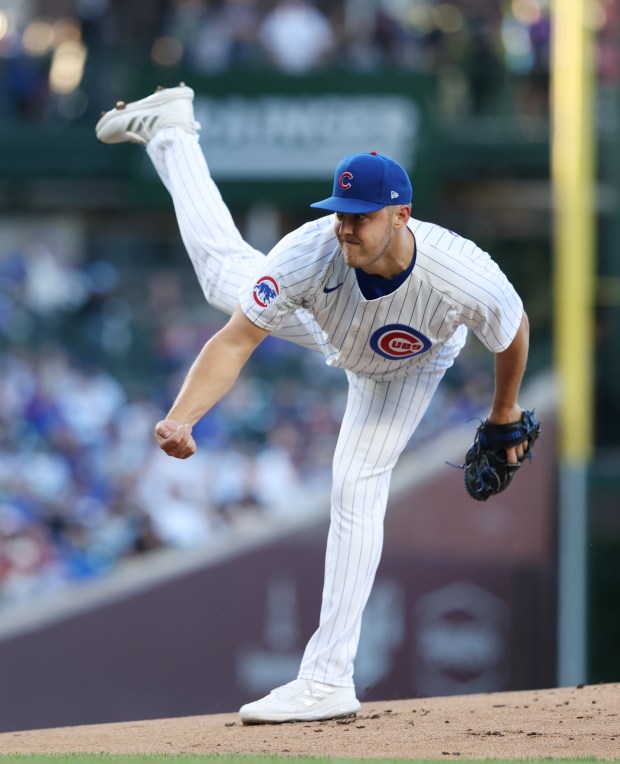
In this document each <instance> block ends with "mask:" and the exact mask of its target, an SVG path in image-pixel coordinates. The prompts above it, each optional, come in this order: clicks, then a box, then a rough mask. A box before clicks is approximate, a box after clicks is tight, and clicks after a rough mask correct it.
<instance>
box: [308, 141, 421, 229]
mask: <svg viewBox="0 0 620 764" xmlns="http://www.w3.org/2000/svg"><path fill="white" fill-rule="evenodd" d="M411 193H412V192H411V181H410V180H409V176H408V175H407V173H406V172H405V170H404V169H403V168H402V167H401V166H400V165H399V164H398V163H397V162H395V161H394V160H393V159H390V158H389V157H386V156H383V155H382V154H377V152H376V151H371V152H370V153H368V154H351V155H349V156H347V157H345V158H344V159H343V160H342V161H341V162H340V164H339V165H338V167H336V172H335V174H334V191H333V194H332V196H330V197H329V198H328V199H323V200H321V201H320V202H315V203H314V204H311V205H310V206H311V207H318V208H319V209H322V210H330V212H350V213H352V214H358V213H360V212H375V210H380V209H381V208H382V207H387V206H388V205H389V204H410V203H411Z"/></svg>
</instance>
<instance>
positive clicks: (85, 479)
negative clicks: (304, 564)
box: [0, 0, 617, 612]
mask: <svg viewBox="0 0 620 764" xmlns="http://www.w3.org/2000/svg"><path fill="white" fill-rule="evenodd" d="M596 8H597V9H598V11H597V12H598V16H596V14H595V17H593V24H594V25H596V26H597V28H599V29H600V30H601V34H600V49H599V61H600V68H601V72H602V76H607V74H608V75H609V76H610V77H611V76H612V75H613V76H617V60H616V58H615V57H614V56H615V51H616V46H615V45H613V46H612V45H611V44H610V45H609V46H607V45H606V38H605V29H606V28H607V27H606V20H607V15H608V14H611V13H617V4H612V3H611V2H609V3H608V2H606V0H600V2H599V3H598V5H597V6H596ZM612 51H613V53H612ZM119 60H122V61H123V62H124V63H125V64H126V63H127V62H129V63H130V64H131V63H133V65H134V66H135V67H140V66H142V65H144V62H145V61H147V60H148V61H149V65H152V66H155V67H161V68H163V69H164V70H165V69H166V67H182V69H183V71H184V72H186V73H187V74H188V76H189V75H191V74H192V73H196V74H197V75H200V76H203V77H204V76H211V75H213V76H215V75H217V74H219V73H221V72H224V71H229V70H231V69H239V70H243V68H244V67H252V68H253V69H256V68H257V67H265V69H272V70H273V69H276V70H280V71H282V72H284V73H287V74H290V75H292V76H294V75H299V74H304V73H307V72H313V71H314V72H316V71H317V70H320V69H321V68H325V69H326V70H327V69H328V68H346V69H349V70H353V71H359V72H362V73H363V72H364V71H369V70H374V69H377V68H381V67H384V68H389V67H398V68H405V69H411V70H415V69H420V70H429V71H439V70H441V71H442V72H444V74H445V75H446V77H447V78H448V79H449V81H450V83H451V87H452V92H453V95H454V97H455V98H456V97H457V96H458V94H459V93H460V94H461V96H463V98H462V100H463V103H465V104H466V108H467V109H469V111H470V112H471V113H472V114H476V113H478V112H483V111H484V110H485V109H489V108H492V100H493V97H494V94H495V93H496V92H497V88H498V80H499V79H501V77H502V76H503V75H504V74H505V73H506V72H510V73H512V74H514V75H517V76H522V77H523V78H530V80H532V81H536V80H537V79H540V81H541V82H542V83H543V88H542V90H541V91H540V92H542V93H543V98H542V100H541V99H540V98H538V99H537V100H536V102H535V104H534V105H531V104H530V106H527V107H526V105H524V108H533V109H539V110H542V111H543V112H545V113H546V110H547V103H546V100H545V97H546V96H544V94H545V93H546V82H547V79H548V73H549V72H548V69H549V2H548V0H512V1H511V2H504V1H502V2H500V0H453V1H452V2H433V0H321V1H320V2H315V3H311V2H307V1H306V0H278V1H273V0H211V1H209V0H157V1H155V0H154V1H153V2H148V3H145V2H140V3H126V2H124V0H0V117H1V118H2V119H3V120H9V121H11V120H12V122H13V124H15V126H16V127H19V125H23V124H32V123H49V124H56V123H57V122H59V121H60V122H74V121H76V122H79V121H84V122H86V121H90V122H93V119H94V115H97V114H98V113H99V111H100V110H101V109H102V108H107V107H108V106H109V104H110V103H113V102H114V101H115V100H116V99H117V97H118V92H119V87H120V85H119V78H120V79H121V80H122V77H123V76H124V75H123V73H122V72H121V70H120V69H118V71H117V63H118V61H119ZM122 71H124V72H125V71H127V68H126V67H125V68H124V69H123V70H122ZM117 74H118V77H117V76H116V75H117ZM93 124H94V122H93ZM93 140H94V135H93ZM50 225H51V227H52V230H51V233H50V232H49V231H48V232H43V233H33V234H32V236H30V237H29V238H28V239H27V240H26V239H23V240H21V241H19V242H16V241H14V240H11V241H10V242H7V241H6V240H5V239H2V238H0V348H1V355H0V606H1V605H2V604H3V603H6V602H10V601H19V600H24V599H27V598H30V597H32V596H34V595H37V594H40V593H44V592H46V591H50V590H54V589H58V588H59V587H61V586H64V585H65V584H66V583H67V582H76V581H83V580H89V579H91V578H92V577H93V576H98V575H100V574H101V573H103V572H106V571H109V570H112V569H114V568H115V567H116V566H117V565H118V564H119V562H120V561H122V560H124V559H126V558H128V557H132V556H134V555H137V554H141V553H143V552H146V551H149V550H152V549H156V548H159V547H163V546H170V545H172V546H178V547H186V546H190V545H196V544H206V543H209V542H210V541H211V540H212V539H213V538H214V537H216V538H217V539H218V543H219V542H220V541H221V540H222V539H223V538H225V535H226V534H227V533H229V532H231V530H234V529H235V528H237V527H239V526H240V525H248V524H252V523H256V522H260V518H261V516H262V515H263V513H265V512H270V513H288V512H291V511H295V512H303V511H309V510H310V509H311V508H312V506H313V498H314V497H315V496H316V495H317V494H319V493H321V494H322V493H323V492H324V491H325V489H326V487H327V486H328V485H329V482H330V461H331V455H332V453H333V448H334V444H335V439H336V436H337V430H338V425H339V421H340V418H341V414H342V411H343V407H344V396H345V388H344V380H343V379H342V376H341V375H340V374H339V373H337V372H334V371H333V370H331V369H328V368H326V367H325V365H324V363H323V361H322V359H321V358H320V357H319V356H318V355H317V356H316V357H314V356H313V354H309V353H307V352H298V351H297V349H296V348H294V347H289V346H288V345H287V344H286V343H279V342H278V341H276V340H268V341H267V342H265V343H264V344H263V345H262V346H261V347H260V348H259V350H258V352H257V353H256V355H255V357H254V358H253V359H252V360H251V362H250V366H249V368H248V370H247V373H245V374H244V376H243V378H242V379H241V380H240V381H239V383H238V384H237V386H236V387H235V389H234V391H233V392H232V393H231V394H230V395H229V396H228V397H227V398H226V399H225V401H223V402H222V403H221V404H220V405H219V406H218V407H217V409H216V410H215V411H214V412H213V413H212V414H211V415H210V416H209V417H207V418H206V419H205V420H204V421H203V422H201V423H200V424H199V425H198V426H197V428H196V435H197V440H198V442H199V445H200V450H199V454H198V455H197V456H196V457H194V458H193V459H190V460H188V461H187V462H178V461H176V460H170V459H168V458H167V457H165V456H164V455H163V454H162V453H161V452H160V451H159V450H158V449H157V448H156V447H155V445H154V443H153V439H152V427H153V424H154V422H155V421H157V420H158V419H159V418H161V416H162V414H163V413H164V412H165V410H166V409H167V407H168V406H169V404H170V402H171V399H172V397H173V396H174V394H175V392H176V390H177V389H178V385H179V382H180V379H181V376H182V375H183V374H184V373H185V371H186V369H187V368H188V366H189V364H190V363H191V360H192V359H193V357H194V355H195V353H196V352H197V350H198V349H199V348H200V346H201V345H202V343H203V342H204V341H205V340H206V339H207V338H208V337H209V336H210V334H211V333H212V332H213V331H215V330H216V329H217V327H218V326H219V325H221V323H222V317H221V316H220V315H219V314H216V313H215V312H212V311H211V310H210V309H208V308H207V306H206V305H204V304H203V303H202V301H201V297H200V294H199V292H198V291H197V287H195V286H194V289H195V290H196V291H195V292H194V295H195V302H194V303H193V304H188V302H187V299H185V298H184V297H183V296H182V295H186V293H187V290H186V289H185V287H184V284H183V280H184V279H191V280H192V282H193V275H192V274H191V272H190V270H189V266H188V265H187V263H185V261H184V258H183V256H182V255H181V259H183V261H184V264H183V267H180V266H177V267H170V268H167V269H165V270H161V269H157V268H153V267H152V265H148V264H146V265H144V267H143V268H142V270H141V271H140V273H139V274H138V278H137V280H138V281H139V282H140V287H141V290H142V292H141V295H140V296H138V297H137V299H136V295H135V294H131V293H129V292H128V288H127V280H126V274H125V273H123V272H122V271H121V269H120V267H119V266H118V264H117V263H114V262H111V261H108V260H105V259H97V258H92V257H91V256H89V255H88V253H86V254H85V253H84V252H83V253H82V254H81V256H77V257H68V256H67V249H66V247H65V243H63V238H62V236H61V235H59V232H58V231H55V230H54V229H53V223H52V224H50ZM137 348H140V350H139V351H138V350H137ZM474 352H475V351H474ZM128 366H133V367H134V370H135V367H137V366H140V368H141V369H142V374H141V376H140V375H134V376H131V377H128V376H127V375H126V374H125V373H124V371H123V370H124V369H126V368H127V367H128ZM307 380H311V383H310V384H307ZM489 391H490V379H489V376H488V374H485V373H484V372H483V371H481V367H480V365H479V363H478V361H477V360H476V359H474V356H473V355H471V356H470V355H468V354H467V353H466V354H465V357H464V358H463V360H462V362H461V363H460V364H459V370H458V371H455V372H454V374H452V376H451V377H450V380H447V384H445V385H444V388H443V390H442V392H441V394H440V395H439V396H438V397H436V399H435V402H434V404H433V409H432V411H431V412H430V413H429V415H428V416H427V418H426V422H425V424H423V427H422V428H421V430H420V432H419V435H418V436H417V438H416V442H415V444H412V446H411V447H412V448H419V447H420V444H422V445H423V444H424V442H425V439H426V438H427V437H430V429H431V425H432V430H433V431H434V432H436V431H437V430H439V429H441V427H442V425H446V426H447V425H449V424H451V423H454V422H463V421H464V420H466V419H467V418H468V417H470V416H472V415H473V414H475V413H477V412H478V411H479V409H480V407H481V406H482V405H484V404H486V402H487V401H488V395H489ZM0 612H1V610H0Z"/></svg>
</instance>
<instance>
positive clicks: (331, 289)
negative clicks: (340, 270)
mask: <svg viewBox="0 0 620 764" xmlns="http://www.w3.org/2000/svg"><path fill="white" fill-rule="evenodd" d="M343 284H344V281H341V282H340V284H336V286H334V287H328V286H324V287H323V291H324V292H325V294H329V293H330V292H335V291H336V289H340V287H341V286H342V285H343Z"/></svg>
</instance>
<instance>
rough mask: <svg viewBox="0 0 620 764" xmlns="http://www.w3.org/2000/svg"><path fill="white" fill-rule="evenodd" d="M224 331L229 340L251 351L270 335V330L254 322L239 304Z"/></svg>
mask: <svg viewBox="0 0 620 764" xmlns="http://www.w3.org/2000/svg"><path fill="white" fill-rule="evenodd" d="M222 333H223V334H224V335H225V338H226V340H227V341H228V342H231V343H233V344H234V345H237V346H239V347H240V348H243V349H244V350H246V351H247V352H248V354H249V353H251V352H252V351H253V350H254V348H256V347H258V345H260V343H261V342H262V341H263V340H264V339H265V338H266V337H268V336H269V334H270V332H268V331H266V330H265V329H261V328H260V326H256V324H253V323H252V322H251V321H250V319H249V318H248V317H247V316H246V315H245V313H244V312H243V310H242V309H241V307H240V306H239V305H238V306H237V307H236V308H235V312H234V313H233V314H232V316H231V317H230V320H229V321H228V323H227V324H226V326H225V327H224V328H223V329H222Z"/></svg>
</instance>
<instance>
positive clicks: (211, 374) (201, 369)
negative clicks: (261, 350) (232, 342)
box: [166, 334, 248, 425]
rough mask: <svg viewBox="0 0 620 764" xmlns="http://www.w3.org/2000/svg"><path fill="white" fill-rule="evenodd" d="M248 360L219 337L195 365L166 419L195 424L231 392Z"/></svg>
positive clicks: (203, 350)
mask: <svg viewBox="0 0 620 764" xmlns="http://www.w3.org/2000/svg"><path fill="white" fill-rule="evenodd" d="M247 358H248V356H245V357H244V355H243V354H240V353H239V350H238V348H231V347H230V346H229V345H227V343H226V342H225V341H224V340H222V338H221V337H220V335H219V334H216V335H215V336H214V337H212V338H211V339H210V340H209V341H208V342H207V344H206V345H205V346H204V347H203V349H202V350H201V351H200V353H199V354H198V357H197V358H196V360H195V361H194V363H193V364H192V366H191V368H190V370H189V372H188V373H187V376H186V377H185V381H184V382H183V385H182V386H181V390H180V391H179V394H178V395H177V398H176V400H175V402H174V403H173V404H172V408H171V409H170V411H169V412H168V414H167V416H166V418H167V419H173V420H175V421H176V422H180V423H183V424H191V425H194V424H196V422H197V421H198V420H199V419H201V418H202V417H203V416H204V415H205V414H206V413H207V411H209V410H210V409H211V408H212V407H213V406H214V405H215V404H216V403H217V402H218V401H219V400H221V398H223V397H224V396H225V395H226V393H228V392H229V390H230V389H231V387H232V386H233V385H234V383H235V381H236V380H237V377H238V376H239V373H240V371H241V369H242V367H243V365H244V364H245V362H246V361H247Z"/></svg>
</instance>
